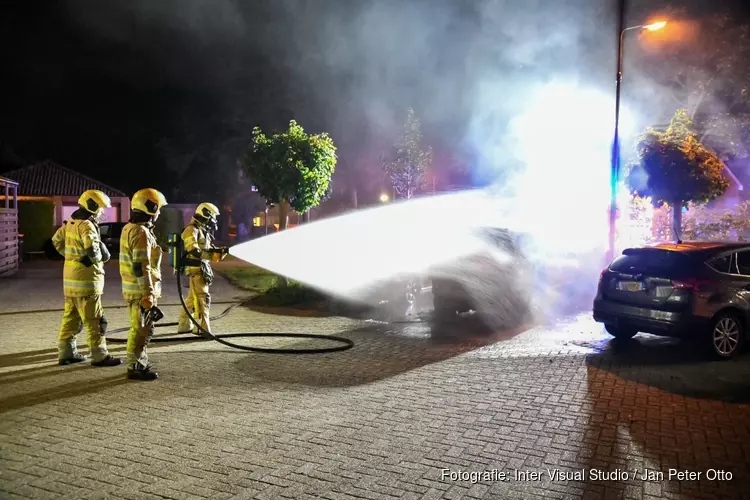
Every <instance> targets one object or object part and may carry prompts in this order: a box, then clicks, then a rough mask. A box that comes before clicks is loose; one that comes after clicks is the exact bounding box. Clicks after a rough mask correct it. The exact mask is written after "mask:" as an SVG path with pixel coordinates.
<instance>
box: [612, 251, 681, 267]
mask: <svg viewBox="0 0 750 500" xmlns="http://www.w3.org/2000/svg"><path fill="white" fill-rule="evenodd" d="M692 264H693V259H691V258H690V256H688V255H686V254H684V253H680V252H675V251H672V250H661V249H651V248H648V249H646V248H644V249H638V250H630V251H628V255H622V256H620V257H618V258H617V259H616V260H615V261H614V262H613V263H612V265H611V266H610V269H611V270H612V271H616V272H629V271H632V270H638V271H647V270H659V271H666V272H671V271H682V270H686V269H688V268H690V267H691V265H692Z"/></svg>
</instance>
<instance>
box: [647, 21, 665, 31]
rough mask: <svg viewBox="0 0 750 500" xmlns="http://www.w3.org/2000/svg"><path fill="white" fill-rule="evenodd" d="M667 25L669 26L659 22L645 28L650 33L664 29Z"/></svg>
mask: <svg viewBox="0 0 750 500" xmlns="http://www.w3.org/2000/svg"><path fill="white" fill-rule="evenodd" d="M666 25H667V22H666V21H659V22H658V23H653V24H647V25H646V26H644V28H646V29H647V30H649V31H656V30H660V29H662V28H663V27H664V26H666Z"/></svg>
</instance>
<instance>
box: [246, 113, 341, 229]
mask: <svg viewBox="0 0 750 500" xmlns="http://www.w3.org/2000/svg"><path fill="white" fill-rule="evenodd" d="M336 161H337V157H336V146H334V144H333V140H332V139H331V138H330V137H329V136H328V134H325V133H323V134H316V135H308V134H307V133H305V131H304V129H303V128H302V127H301V126H300V125H299V124H297V122H296V121H294V120H292V121H290V122H289V128H288V129H287V130H286V131H284V132H281V133H276V134H274V135H272V136H271V137H268V136H266V135H265V134H264V133H263V132H262V131H261V129H260V127H255V128H254V129H253V135H252V139H251V141H250V145H249V146H248V148H247V151H246V152H245V154H244V156H243V157H242V158H241V160H240V164H241V166H242V168H243V169H244V170H245V173H246V174H247V177H248V178H249V179H251V180H252V182H253V184H254V185H255V186H256V187H257V188H258V192H259V193H260V194H261V195H262V196H263V197H264V198H265V199H266V201H267V203H269V204H276V205H278V207H279V230H283V229H286V228H287V211H288V208H292V209H293V210H294V211H295V212H297V213H305V212H307V211H308V210H310V209H311V208H313V207H315V206H317V205H318V204H319V203H320V202H321V201H323V200H324V199H325V197H326V196H327V195H328V194H329V192H330V191H329V186H330V183H331V176H333V172H334V170H335V168H336Z"/></svg>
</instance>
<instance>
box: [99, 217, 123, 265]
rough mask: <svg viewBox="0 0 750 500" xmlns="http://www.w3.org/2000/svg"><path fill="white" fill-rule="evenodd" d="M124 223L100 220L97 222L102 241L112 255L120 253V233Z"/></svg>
mask: <svg viewBox="0 0 750 500" xmlns="http://www.w3.org/2000/svg"><path fill="white" fill-rule="evenodd" d="M125 224H126V223H125V222H102V223H101V224H99V234H100V235H101V238H102V243H104V246H106V247H107V250H109V253H110V254H111V255H112V257H116V256H117V255H119V254H120V235H121V234H122V228H124V227H125Z"/></svg>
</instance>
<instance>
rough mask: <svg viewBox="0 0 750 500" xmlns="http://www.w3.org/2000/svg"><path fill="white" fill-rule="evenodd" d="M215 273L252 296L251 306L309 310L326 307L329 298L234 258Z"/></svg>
mask: <svg viewBox="0 0 750 500" xmlns="http://www.w3.org/2000/svg"><path fill="white" fill-rule="evenodd" d="M214 271H215V272H217V273H218V274H221V275H222V276H224V277H225V278H226V279H227V281H229V282H230V283H231V284H232V285H234V286H236V287H237V288H240V289H242V290H246V291H248V292H252V293H254V294H256V296H255V297H254V298H253V299H251V301H250V302H251V303H252V304H255V305H259V306H267V307H297V308H308V307H314V306H318V305H320V304H322V303H323V302H325V301H326V300H327V297H326V296H325V295H324V294H322V293H321V292H318V291H317V290H313V289H311V288H309V287H307V286H305V285H303V284H302V283H298V282H296V281H292V280H287V281H286V282H285V280H284V279H283V278H282V277H281V276H279V275H277V274H275V273H273V272H271V271H269V270H267V269H263V268H262V267H258V266H254V265H252V264H248V263H246V262H243V261H241V260H239V259H236V258H234V257H233V256H231V255H230V256H228V257H227V258H226V259H224V261H222V262H221V263H219V264H215V265H214Z"/></svg>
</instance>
